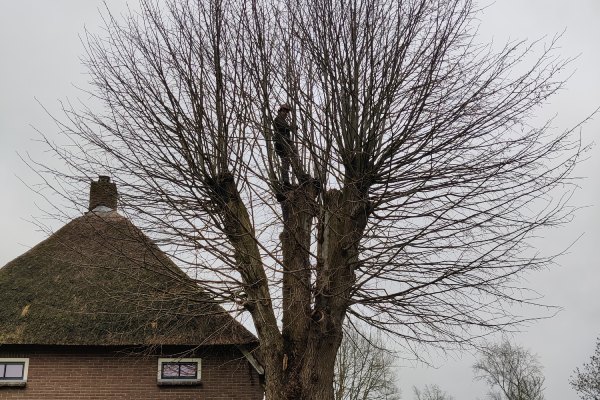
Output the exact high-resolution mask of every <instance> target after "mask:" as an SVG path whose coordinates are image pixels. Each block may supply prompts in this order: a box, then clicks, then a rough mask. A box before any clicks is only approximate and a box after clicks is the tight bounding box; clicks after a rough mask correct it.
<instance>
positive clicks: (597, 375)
mask: <svg viewBox="0 0 600 400" xmlns="http://www.w3.org/2000/svg"><path fill="white" fill-rule="evenodd" d="M570 383H571V386H572V387H573V389H575V390H576V391H577V393H578V394H579V397H581V398H582V399H584V400H600V339H598V341H597V342H596V350H595V351H594V354H593V355H592V358H591V359H590V361H589V362H588V363H586V364H583V367H582V368H581V369H579V368H577V369H575V372H574V375H573V376H572V377H571V379H570Z"/></svg>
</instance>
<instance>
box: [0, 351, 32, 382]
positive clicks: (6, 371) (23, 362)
mask: <svg viewBox="0 0 600 400" xmlns="http://www.w3.org/2000/svg"><path fill="white" fill-rule="evenodd" d="M28 367H29V358H0V386H25V384H26V383H27V369H28Z"/></svg>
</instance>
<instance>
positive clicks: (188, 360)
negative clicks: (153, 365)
mask: <svg viewBox="0 0 600 400" xmlns="http://www.w3.org/2000/svg"><path fill="white" fill-rule="evenodd" d="M164 363H196V364H197V367H196V372H197V376H196V379H165V378H163V377H162V365H163V364H164ZM201 372H202V359H201V358H159V359H158V372H157V375H156V382H157V383H158V384H159V385H197V384H199V383H200V382H201Z"/></svg>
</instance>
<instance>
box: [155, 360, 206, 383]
mask: <svg viewBox="0 0 600 400" xmlns="http://www.w3.org/2000/svg"><path fill="white" fill-rule="evenodd" d="M200 365H201V363H200V359H199V358H159V359H158V384H159V385H195V384H198V383H200Z"/></svg>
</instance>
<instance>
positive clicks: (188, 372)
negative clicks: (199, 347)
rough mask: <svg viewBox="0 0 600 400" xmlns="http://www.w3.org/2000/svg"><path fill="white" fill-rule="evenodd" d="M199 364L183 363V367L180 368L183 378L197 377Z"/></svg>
mask: <svg viewBox="0 0 600 400" xmlns="http://www.w3.org/2000/svg"><path fill="white" fill-rule="evenodd" d="M197 367H198V364H196V363H190V364H183V363H182V364H181V368H180V369H179V375H180V376H181V377H182V378H195V377H196V369H197Z"/></svg>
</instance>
